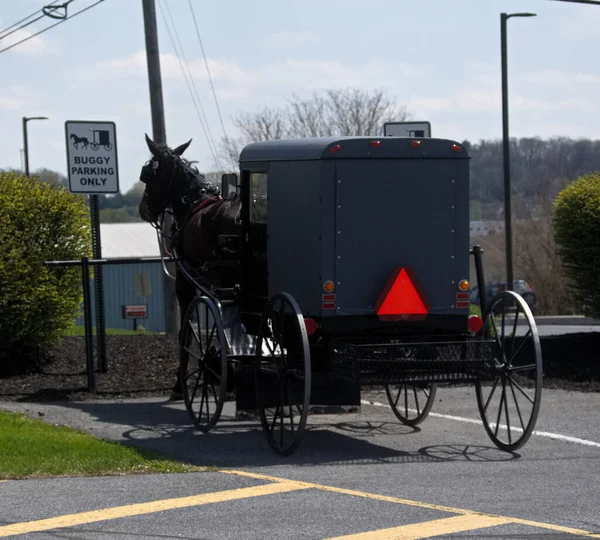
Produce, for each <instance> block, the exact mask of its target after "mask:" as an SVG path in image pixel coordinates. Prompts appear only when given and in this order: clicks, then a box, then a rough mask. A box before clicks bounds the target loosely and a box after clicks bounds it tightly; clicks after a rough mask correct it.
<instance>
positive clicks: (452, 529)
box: [329, 514, 512, 540]
mask: <svg viewBox="0 0 600 540" xmlns="http://www.w3.org/2000/svg"><path fill="white" fill-rule="evenodd" d="M506 523H512V522H511V520H510V519H503V518H496V517H488V516H478V515H473V514H471V515H468V514H467V515H462V516H455V517H450V518H444V519H435V520H432V521H425V522H423V523H412V524H410V525H402V526H400V527H392V528H391V529H379V530H376V531H370V532H364V533H359V534H349V535H347V536H336V537H335V539H333V538H330V539H329V540H417V539H418V538H434V537H436V536H441V535H442V534H453V533H458V532H464V531H473V530H475V529H483V528H486V527H496V526H498V525H505V524H506Z"/></svg>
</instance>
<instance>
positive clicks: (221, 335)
mask: <svg viewBox="0 0 600 540" xmlns="http://www.w3.org/2000/svg"><path fill="white" fill-rule="evenodd" d="M184 321H185V322H184V326H183V328H182V329H181V340H180V362H179V369H180V380H181V392H182V394H183V399H184V402H185V407H186V409H187V411H188V414H189V415H190V417H191V419H192V421H193V422H194V425H195V426H196V427H197V428H198V429H199V430H200V431H202V432H205V433H206V432H208V431H209V430H210V429H212V428H213V427H214V426H215V425H216V423H217V422H218V421H219V417H220V416H221V411H222V409H223V401H224V400H225V393H226V391H227V342H226V340H225V332H224V330H223V321H222V319H221V312H220V310H219V308H218V307H217V306H216V304H215V303H214V302H213V301H212V300H211V299H210V298H207V297H204V296H196V297H195V298H194V299H193V300H192V302H191V303H190V305H189V307H188V309H187V312H186V316H185V319H184ZM198 401H199V403H198Z"/></svg>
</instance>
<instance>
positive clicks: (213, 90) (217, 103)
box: [188, 0, 227, 141]
mask: <svg viewBox="0 0 600 540" xmlns="http://www.w3.org/2000/svg"><path fill="white" fill-rule="evenodd" d="M188 3H189V5H190V11H191V12H192V18H193V19H194V26H195V27H196V35H197V36H198V42H199V43H200V49H201V50H202V56H203V57H204V64H205V65H206V72H207V73H208V80H209V81H210V87H211V89H212V94H213V97H214V98H215V105H216V106H217V112H218V113H219V120H220V121H221V128H222V129H223V136H224V137H225V141H227V133H226V131H225V124H224V123H223V117H222V116H221V109H220V107H219V101H218V100H217V94H216V92H215V86H214V84H213V81H212V77H211V75H210V69H209V67H208V61H207V60H206V53H205V52H204V45H202V38H201V37H200V30H199V29H198V23H197V21H196V14H195V13H194V8H193V7H192V0H188Z"/></svg>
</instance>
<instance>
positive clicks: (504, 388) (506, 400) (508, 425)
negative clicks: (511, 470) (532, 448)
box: [502, 379, 512, 444]
mask: <svg viewBox="0 0 600 540" xmlns="http://www.w3.org/2000/svg"><path fill="white" fill-rule="evenodd" d="M502 394H503V395H504V412H505V413H506V429H507V431H508V444H512V436H511V435H512V434H511V432H510V416H509V415H508V396H507V395H506V379H503V380H502Z"/></svg>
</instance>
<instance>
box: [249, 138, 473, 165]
mask: <svg viewBox="0 0 600 540" xmlns="http://www.w3.org/2000/svg"><path fill="white" fill-rule="evenodd" d="M375 141H379V142H380V144H379V145H378V146H371V143H372V142H375ZM412 141H420V144H419V146H411V142H412ZM338 145H339V147H340V148H339V149H337V150H336V151H332V149H333V148H334V147H336V146H338ZM453 145H455V147H454V149H453V148H452V147H453ZM456 146H458V151H457V149H456ZM468 157H469V156H468V153H467V151H466V149H465V148H464V147H463V145H462V144H460V143H458V142H456V141H453V140H450V139H434V138H430V137H427V138H419V139H415V138H411V137H312V138H305V139H274V140H270V141H261V142H257V143H251V144H249V145H247V146H245V147H244V149H243V150H242V152H241V154H240V163H243V162H253V161H261V162H265V161H298V160H319V159H361V158H362V159H373V158H386V159H393V158H421V159H423V158H454V159H465V158H468Z"/></svg>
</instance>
